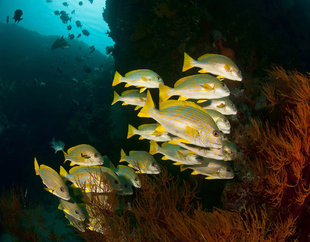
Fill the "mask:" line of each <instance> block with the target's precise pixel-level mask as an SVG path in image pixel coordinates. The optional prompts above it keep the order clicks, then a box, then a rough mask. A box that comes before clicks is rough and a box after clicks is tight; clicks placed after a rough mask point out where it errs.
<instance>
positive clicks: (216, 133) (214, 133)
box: [212, 130, 220, 137]
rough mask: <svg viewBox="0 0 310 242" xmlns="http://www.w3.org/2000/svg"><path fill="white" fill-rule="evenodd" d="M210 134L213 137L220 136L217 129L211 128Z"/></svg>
mask: <svg viewBox="0 0 310 242" xmlns="http://www.w3.org/2000/svg"><path fill="white" fill-rule="evenodd" d="M212 134H213V136H214V137H219V136H220V133H219V132H218V131H217V130H213V132H212Z"/></svg>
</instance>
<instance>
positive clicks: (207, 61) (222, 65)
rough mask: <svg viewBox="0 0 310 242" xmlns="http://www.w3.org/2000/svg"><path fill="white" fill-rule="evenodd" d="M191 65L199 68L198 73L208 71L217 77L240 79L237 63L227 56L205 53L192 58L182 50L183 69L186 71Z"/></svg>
mask: <svg viewBox="0 0 310 242" xmlns="http://www.w3.org/2000/svg"><path fill="white" fill-rule="evenodd" d="M192 67H198V68H201V69H200V70H199V72H200V73H207V72H210V73H211V74H214V75H217V77H218V78H227V79H230V80H234V81H242V75H241V71H240V70H239V68H238V67H237V65H236V64H235V63H234V62H233V61H232V60H231V59H229V58H228V57H227V56H224V55H218V54H205V55H202V56H200V57H199V58H198V59H197V60H194V59H193V58H192V57H190V56H189V55H188V54H186V53H185V52H184V64H183V70H182V71H187V70H188V69H190V68H192Z"/></svg>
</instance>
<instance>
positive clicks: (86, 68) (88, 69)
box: [83, 65, 91, 73]
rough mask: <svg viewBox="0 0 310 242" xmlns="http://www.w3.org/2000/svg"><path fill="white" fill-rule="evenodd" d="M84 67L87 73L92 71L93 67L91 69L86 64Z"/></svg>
mask: <svg viewBox="0 0 310 242" xmlns="http://www.w3.org/2000/svg"><path fill="white" fill-rule="evenodd" d="M83 69H84V71H85V72H86V73H91V69H90V67H89V66H87V65H85V66H84V67H83Z"/></svg>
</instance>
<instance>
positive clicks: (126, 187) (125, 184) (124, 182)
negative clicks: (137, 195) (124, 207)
mask: <svg viewBox="0 0 310 242" xmlns="http://www.w3.org/2000/svg"><path fill="white" fill-rule="evenodd" d="M118 179H119V180H120V181H121V187H122V190H121V191H118V192H117V194H118V195H123V196H128V195H132V194H133V189H132V183H131V181H130V180H128V179H127V178H126V177H125V176H123V175H121V174H120V175H118Z"/></svg>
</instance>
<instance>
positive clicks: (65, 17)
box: [60, 11, 71, 24]
mask: <svg viewBox="0 0 310 242" xmlns="http://www.w3.org/2000/svg"><path fill="white" fill-rule="evenodd" d="M60 19H61V21H62V22H63V23H64V24H66V23H67V22H68V21H69V20H70V22H71V18H69V15H68V14H67V13H66V12H65V11H60Z"/></svg>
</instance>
